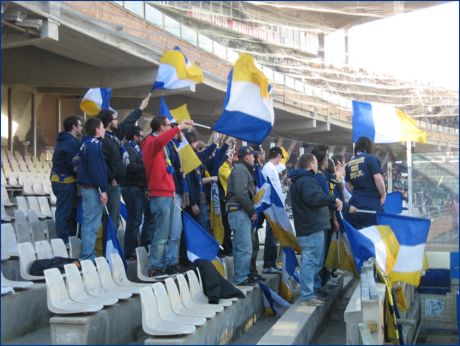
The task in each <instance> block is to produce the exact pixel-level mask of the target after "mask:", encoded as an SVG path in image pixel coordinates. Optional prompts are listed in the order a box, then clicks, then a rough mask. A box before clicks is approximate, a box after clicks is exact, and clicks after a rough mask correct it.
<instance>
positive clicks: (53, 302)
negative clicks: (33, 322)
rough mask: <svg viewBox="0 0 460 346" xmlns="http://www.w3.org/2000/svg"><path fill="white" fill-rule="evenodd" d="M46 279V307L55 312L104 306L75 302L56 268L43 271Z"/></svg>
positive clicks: (61, 312)
mask: <svg viewBox="0 0 460 346" xmlns="http://www.w3.org/2000/svg"><path fill="white" fill-rule="evenodd" d="M44 274H45V280H46V298H47V299H46V300H47V304H48V309H49V310H50V311H51V312H54V313H56V314H78V313H85V312H97V311H99V310H102V308H103V307H104V306H103V305H101V304H86V303H77V302H75V301H73V300H72V299H70V297H69V295H68V293H67V289H66V286H65V283H64V279H63V278H62V276H61V273H60V272H59V269H57V268H51V269H47V270H45V271H44Z"/></svg>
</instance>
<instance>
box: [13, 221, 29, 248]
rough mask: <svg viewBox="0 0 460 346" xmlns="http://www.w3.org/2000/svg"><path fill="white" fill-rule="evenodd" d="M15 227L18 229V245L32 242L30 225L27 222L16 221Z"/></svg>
mask: <svg viewBox="0 0 460 346" xmlns="http://www.w3.org/2000/svg"><path fill="white" fill-rule="evenodd" d="M14 226H15V228H16V239H17V240H18V243H27V242H30V243H31V242H32V236H31V235H30V232H29V225H28V224H27V222H26V221H22V220H18V219H16V221H15V222H14Z"/></svg>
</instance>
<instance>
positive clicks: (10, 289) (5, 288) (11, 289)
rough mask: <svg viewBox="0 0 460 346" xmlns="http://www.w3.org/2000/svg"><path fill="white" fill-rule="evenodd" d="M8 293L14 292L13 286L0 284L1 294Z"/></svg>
mask: <svg viewBox="0 0 460 346" xmlns="http://www.w3.org/2000/svg"><path fill="white" fill-rule="evenodd" d="M9 293H14V288H13V287H3V286H2V296H3V295H4V294H9Z"/></svg>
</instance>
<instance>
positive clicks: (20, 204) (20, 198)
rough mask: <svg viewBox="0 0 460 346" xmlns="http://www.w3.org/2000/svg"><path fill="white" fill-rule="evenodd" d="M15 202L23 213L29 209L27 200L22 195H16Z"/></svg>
mask: <svg viewBox="0 0 460 346" xmlns="http://www.w3.org/2000/svg"><path fill="white" fill-rule="evenodd" d="M16 203H17V205H18V209H19V210H22V212H23V213H26V212H27V211H28V210H29V206H28V205H27V200H26V198H25V197H24V196H16Z"/></svg>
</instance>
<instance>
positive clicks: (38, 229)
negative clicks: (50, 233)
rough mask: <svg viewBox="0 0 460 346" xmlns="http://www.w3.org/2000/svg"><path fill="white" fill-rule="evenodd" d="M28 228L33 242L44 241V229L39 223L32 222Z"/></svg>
mask: <svg viewBox="0 0 460 346" xmlns="http://www.w3.org/2000/svg"><path fill="white" fill-rule="evenodd" d="M30 226H31V228H32V239H33V240H34V242H37V241H42V240H46V235H45V229H44V227H43V224H42V223H41V222H40V221H32V222H31V223H30Z"/></svg>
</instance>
